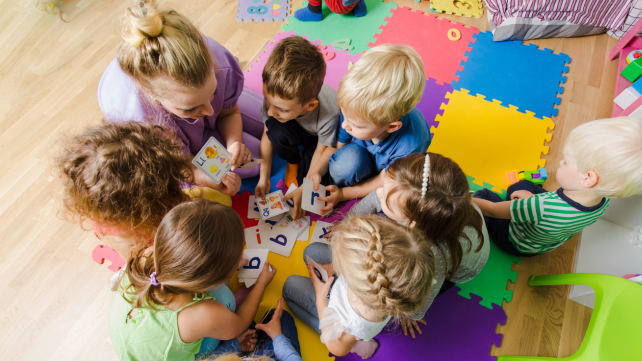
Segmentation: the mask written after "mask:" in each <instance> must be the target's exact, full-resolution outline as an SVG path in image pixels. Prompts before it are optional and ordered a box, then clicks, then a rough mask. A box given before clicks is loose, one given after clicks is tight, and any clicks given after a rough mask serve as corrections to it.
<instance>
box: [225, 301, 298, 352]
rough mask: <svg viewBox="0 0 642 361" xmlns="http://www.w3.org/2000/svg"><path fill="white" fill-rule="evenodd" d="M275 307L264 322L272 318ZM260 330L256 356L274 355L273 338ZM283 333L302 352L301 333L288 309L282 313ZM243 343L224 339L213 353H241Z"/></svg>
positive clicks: (267, 314) (266, 315)
mask: <svg viewBox="0 0 642 361" xmlns="http://www.w3.org/2000/svg"><path fill="white" fill-rule="evenodd" d="M274 311H275V310H274V309H272V310H269V311H268V312H267V313H266V314H265V320H263V322H262V323H264V324H265V323H268V322H270V320H272V315H273V314H274ZM257 332H258V340H257V342H256V346H257V349H256V351H253V353H254V355H255V356H262V355H265V356H274V345H273V344H272V339H271V338H270V336H268V335H267V334H266V333H265V332H263V331H257ZM281 333H283V336H285V337H287V338H288V340H290V343H291V344H292V346H293V347H294V349H295V350H296V351H297V352H298V353H299V354H300V353H301V346H300V345H299V334H298V332H297V330H296V324H295V323H294V317H292V315H290V314H289V313H288V311H283V314H281ZM241 352H243V351H242V350H241V345H240V344H239V342H238V341H237V340H236V339H231V340H227V341H222V342H221V344H220V345H219V346H218V347H217V348H216V350H215V351H214V353H213V355H223V354H226V353H241Z"/></svg>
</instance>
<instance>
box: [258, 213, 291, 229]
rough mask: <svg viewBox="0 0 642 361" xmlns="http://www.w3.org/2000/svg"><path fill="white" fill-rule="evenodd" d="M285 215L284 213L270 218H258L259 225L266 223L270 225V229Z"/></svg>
mask: <svg viewBox="0 0 642 361" xmlns="http://www.w3.org/2000/svg"><path fill="white" fill-rule="evenodd" d="M283 217H285V215H282V216H280V217H274V218H272V219H259V226H260V225H263V224H267V225H268V226H270V229H272V227H274V226H275V225H276V224H277V223H279V221H281V218H283Z"/></svg>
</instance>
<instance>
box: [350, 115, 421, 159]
mask: <svg viewBox="0 0 642 361" xmlns="http://www.w3.org/2000/svg"><path fill="white" fill-rule="evenodd" d="M343 120H344V118H343V114H341V122H342V123H343ZM399 120H400V121H401V123H403V124H402V125H401V128H399V130H397V131H396V132H394V133H392V134H390V135H388V136H387V137H386V138H384V139H383V140H382V141H380V142H379V143H377V144H373V143H372V141H371V140H360V139H357V138H354V139H353V138H352V136H351V135H350V134H348V132H347V131H346V130H345V129H343V128H340V130H339V136H338V139H337V140H338V141H339V142H341V143H350V142H353V143H355V144H356V145H359V146H361V147H364V148H366V149H367V150H368V152H370V154H372V155H373V156H374V157H375V163H376V164H377V171H379V172H380V171H381V170H383V169H386V168H388V166H389V165H390V164H392V162H394V161H395V160H396V159H398V158H403V157H405V156H407V155H409V154H413V153H425V152H426V151H427V150H428V146H430V142H431V138H430V128H428V123H427V122H426V118H424V116H423V115H422V114H421V112H420V111H419V110H417V108H414V109H413V110H411V111H410V112H409V113H408V114H406V115H405V116H403V117H402V118H401V119H399Z"/></svg>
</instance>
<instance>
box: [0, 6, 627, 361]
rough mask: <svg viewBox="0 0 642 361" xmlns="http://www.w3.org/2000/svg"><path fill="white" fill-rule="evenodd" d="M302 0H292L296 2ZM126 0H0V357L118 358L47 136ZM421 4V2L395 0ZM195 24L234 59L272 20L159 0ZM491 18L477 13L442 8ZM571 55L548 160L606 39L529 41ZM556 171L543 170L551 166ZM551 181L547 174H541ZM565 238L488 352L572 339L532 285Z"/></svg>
mask: <svg viewBox="0 0 642 361" xmlns="http://www.w3.org/2000/svg"><path fill="white" fill-rule="evenodd" d="M300 2H301V0H295V1H294V4H293V7H294V8H297V7H298V6H299V5H300ZM124 3H125V2H124V1H115V0H67V1H64V2H60V1H59V2H57V4H58V5H59V6H60V7H61V9H62V10H63V11H64V12H65V13H66V15H67V16H68V18H69V20H70V22H69V23H63V22H61V21H60V20H59V18H58V17H56V16H53V15H48V14H46V13H43V12H41V11H38V10H36V8H35V4H36V0H23V1H15V0H0V80H1V81H0V280H1V282H0V355H1V356H0V358H2V359H3V360H49V359H65V360H81V359H82V360H86V359H91V360H115V359H116V357H115V355H114V352H113V349H112V347H111V344H110V341H109V334H108V330H107V315H108V310H109V304H110V302H111V297H112V294H111V293H110V292H109V291H108V290H107V281H108V279H109V277H110V276H111V275H112V272H111V271H109V270H107V268H106V267H105V266H100V265H98V264H96V263H94V262H93V261H92V260H91V257H90V254H91V250H92V249H93V247H95V244H96V240H95V238H94V237H93V235H92V234H91V233H90V232H86V231H83V230H81V229H79V228H78V227H77V226H75V225H72V224H68V223H66V222H65V221H63V220H61V219H60V218H59V217H58V210H59V205H60V203H59V195H58V190H59V187H58V186H57V184H56V182H55V181H54V180H55V179H54V176H53V173H52V172H51V158H52V155H54V154H55V151H56V145H57V143H58V142H59V141H60V140H61V139H63V138H64V137H67V136H69V135H70V134H74V133H76V132H78V131H80V130H81V129H82V128H83V127H84V126H86V125H87V124H95V123H97V122H98V121H99V120H100V119H101V117H102V115H101V112H100V109H99V107H98V103H97V100H96V89H97V85H98V81H99V79H100V76H101V73H102V71H103V69H105V67H106V66H107V64H108V63H109V62H110V61H111V59H112V58H113V57H114V55H115V53H116V50H117V47H118V43H119V41H120V37H119V17H120V16H121V14H123V11H124V7H125V5H124ZM397 3H398V4H399V5H406V6H410V7H412V8H415V9H421V10H424V11H426V9H427V7H428V5H427V2H426V1H423V2H421V3H420V4H416V3H415V2H414V1H412V0H400V1H397ZM166 4H167V5H168V6H172V7H173V8H175V9H176V10H179V11H180V12H182V13H184V14H186V15H187V16H188V17H189V18H190V19H192V20H193V21H194V22H195V23H197V24H198V26H200V28H201V29H202V31H203V32H204V33H205V34H207V35H208V36H211V37H213V38H214V39H216V40H218V41H219V42H220V43H222V44H223V45H225V46H226V47H227V48H228V49H229V50H230V51H231V52H232V53H233V54H234V55H236V56H237V57H238V58H239V59H240V61H241V65H242V66H243V67H247V65H248V64H249V62H250V61H251V60H252V59H253V58H254V57H255V56H256V54H257V53H258V52H259V51H261V50H262V48H263V46H264V45H265V44H266V42H267V41H268V40H269V39H271V37H272V35H274V34H275V33H277V32H279V31H280V28H281V26H282V23H261V24H257V23H238V22H237V21H236V19H235V16H234V13H235V7H236V0H189V1H179V0H174V1H168V2H166ZM453 18H455V19H456V20H457V21H460V22H464V23H466V24H468V25H474V26H477V27H478V28H480V29H482V30H486V29H488V24H487V22H486V20H485V17H484V18H481V19H468V18H460V17H453ZM534 43H535V44H537V45H542V46H544V47H547V48H550V49H553V50H554V51H555V52H564V53H566V54H568V55H570V57H571V58H572V64H571V67H570V72H569V73H568V81H567V82H566V85H565V92H564V95H563V96H562V103H561V105H560V107H559V108H560V111H559V116H558V117H556V118H554V119H553V120H554V121H555V123H556V127H555V130H554V131H553V141H552V142H551V144H550V146H551V147H550V152H549V154H548V155H547V156H546V159H547V161H548V163H547V167H548V169H549V172H551V173H552V174H553V175H554V174H555V169H556V167H557V164H558V162H559V159H560V158H561V153H560V147H561V144H562V141H563V140H564V138H565V136H566V135H567V134H568V132H569V131H570V130H571V129H573V127H575V126H577V125H578V124H580V123H582V122H586V121H589V120H592V119H596V118H604V117H608V116H609V114H610V109H611V102H612V99H613V91H614V84H615V74H616V68H617V65H616V62H609V61H608V60H607V59H606V54H607V51H608V49H610V48H611V47H613V46H614V45H615V43H616V41H615V40H613V39H612V38H610V37H608V36H606V35H601V36H592V37H587V38H578V39H548V40H540V41H534ZM553 178H554V177H553ZM547 188H548V189H555V188H556V185H554V184H548V185H547ZM575 246H576V242H575V241H570V242H567V243H566V244H565V245H564V246H563V247H561V248H560V249H558V250H555V251H554V252H551V253H549V254H546V255H543V256H539V257H535V258H531V259H523V260H522V263H521V264H520V265H517V266H516V269H517V270H518V271H519V273H518V277H517V282H516V283H515V284H510V285H509V286H508V287H509V288H510V289H513V290H514V291H515V292H514V296H513V301H512V302H511V303H508V304H505V305H504V308H505V310H506V312H507V313H508V322H507V324H506V325H505V326H503V327H498V331H499V332H502V333H503V334H504V341H503V344H502V347H501V348H499V349H493V351H492V354H494V355H499V354H521V355H540V356H553V357H555V356H557V357H561V356H567V355H570V354H572V353H573V352H575V350H577V348H578V346H579V344H580V342H581V340H582V337H583V333H584V331H585V329H586V326H587V323H588V320H589V318H590V309H586V308H584V307H582V306H579V305H578V304H576V303H574V302H569V301H568V300H567V298H566V297H567V294H568V288H567V287H540V288H530V287H528V285H527V279H528V277H529V276H530V275H532V274H556V273H563V272H569V271H571V269H572V264H573V258H574V252H575Z"/></svg>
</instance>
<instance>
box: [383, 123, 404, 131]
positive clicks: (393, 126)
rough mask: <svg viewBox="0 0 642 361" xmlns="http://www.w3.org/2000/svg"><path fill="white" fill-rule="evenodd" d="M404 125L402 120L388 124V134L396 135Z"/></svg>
mask: <svg viewBox="0 0 642 361" xmlns="http://www.w3.org/2000/svg"><path fill="white" fill-rule="evenodd" d="M402 125H403V123H402V122H401V121H400V120H395V121H394V122H392V123H390V124H388V126H387V127H386V132H388V133H394V132H396V131H398V130H399V129H400V128H401V126H402Z"/></svg>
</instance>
